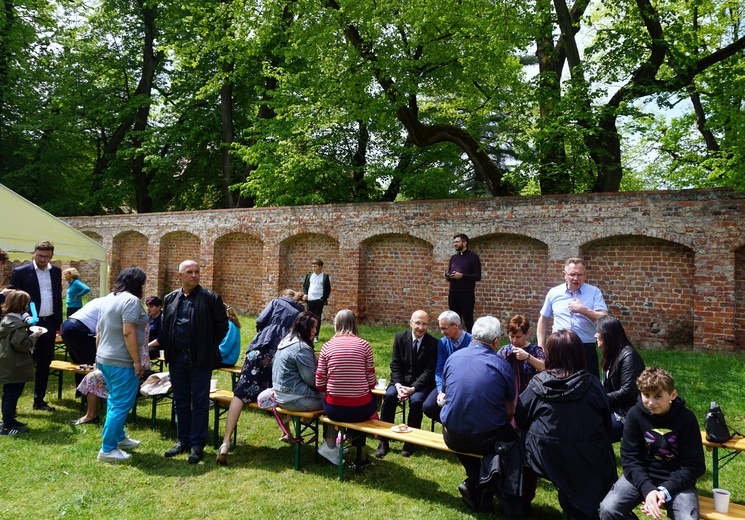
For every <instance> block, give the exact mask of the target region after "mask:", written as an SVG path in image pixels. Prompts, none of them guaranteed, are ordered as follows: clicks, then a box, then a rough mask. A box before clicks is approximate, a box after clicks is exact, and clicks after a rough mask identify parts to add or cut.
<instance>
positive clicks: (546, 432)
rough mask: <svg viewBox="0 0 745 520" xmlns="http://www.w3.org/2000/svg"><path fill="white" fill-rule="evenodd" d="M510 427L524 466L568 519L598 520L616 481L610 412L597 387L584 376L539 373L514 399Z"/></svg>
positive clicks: (583, 374)
mask: <svg viewBox="0 0 745 520" xmlns="http://www.w3.org/2000/svg"><path fill="white" fill-rule="evenodd" d="M515 421H516V422H517V425H518V427H519V428H520V429H521V430H522V431H523V438H522V442H523V446H522V448H523V459H524V461H525V464H526V465H527V466H529V467H530V468H531V469H532V470H533V471H535V472H536V473H538V474H539V475H541V476H543V477H545V478H547V479H549V480H550V481H551V482H553V484H554V485H555V486H556V488H557V489H558V490H559V500H560V502H561V503H562V507H564V509H566V510H567V511H568V512H569V514H570V515H571V516H572V517H573V518H578V519H580V518H582V519H584V518H592V519H595V518H598V507H599V506H600V502H601V501H602V500H603V498H604V497H605V495H606V493H607V492H608V490H610V488H611V486H612V485H613V483H614V482H615V481H616V465H615V461H614V456H613V448H612V447H611V441H610V432H611V429H612V427H611V420H610V407H609V405H608V398H607V396H606V394H605V390H603V387H602V386H601V384H600V381H599V380H598V379H597V378H596V377H593V376H591V375H590V374H589V372H587V371H586V370H581V371H579V372H577V373H576V374H573V375H571V376H569V377H567V378H564V379H560V378H558V377H556V376H555V375H554V374H553V373H552V371H545V372H540V373H538V374H537V375H536V376H535V377H533V379H531V380H530V383H529V384H528V388H526V389H525V391H524V392H523V393H522V394H520V398H519V400H518V404H517V409H516V411H515ZM590 475H591V476H592V477H591V478H589V476H590Z"/></svg>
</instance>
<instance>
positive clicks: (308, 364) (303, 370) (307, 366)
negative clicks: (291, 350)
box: [295, 347, 317, 388]
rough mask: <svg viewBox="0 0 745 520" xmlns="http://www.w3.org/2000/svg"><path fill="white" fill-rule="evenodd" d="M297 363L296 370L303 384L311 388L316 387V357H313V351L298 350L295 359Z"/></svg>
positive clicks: (307, 349)
mask: <svg viewBox="0 0 745 520" xmlns="http://www.w3.org/2000/svg"><path fill="white" fill-rule="evenodd" d="M295 362H296V363H297V369H298V372H299V373H300V378H301V379H302V380H303V382H304V383H305V384H306V385H308V386H310V387H311V388H315V387H316V380H315V377H316V368H317V367H316V357H315V356H314V355H313V351H312V350H311V349H309V348H302V347H301V348H300V351H299V352H298V354H297V356H296V357H295Z"/></svg>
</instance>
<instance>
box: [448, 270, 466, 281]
mask: <svg viewBox="0 0 745 520" xmlns="http://www.w3.org/2000/svg"><path fill="white" fill-rule="evenodd" d="M450 278H452V279H455V280H460V279H461V278H463V273H459V272H458V271H452V272H451V273H450Z"/></svg>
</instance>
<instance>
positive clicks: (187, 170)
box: [0, 0, 745, 215]
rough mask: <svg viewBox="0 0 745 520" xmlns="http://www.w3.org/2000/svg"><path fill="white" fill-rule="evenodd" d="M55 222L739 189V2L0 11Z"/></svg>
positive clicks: (31, 152) (12, 113) (39, 195)
mask: <svg viewBox="0 0 745 520" xmlns="http://www.w3.org/2000/svg"><path fill="white" fill-rule="evenodd" d="M3 3H4V17H3V18H2V19H0V182H2V183H4V184H6V185H7V186H8V187H10V188H12V189H14V190H16V191H17V192H19V193H20V194H21V195H24V196H25V197H27V198H29V199H31V200H33V201H34V202H36V203H38V204H40V205H41V206H42V207H44V208H45V209H47V210H49V211H51V212H53V213H55V214H57V215H73V214H101V213H116V212H131V211H137V212H150V211H165V210H180V209H201V208H220V207H247V206H254V205H260V206H264V205H295V204H324V203H333V202H356V201H383V200H385V201H392V200H407V199H433V198H452V197H473V196H504V195H518V194H539V193H543V194H549V193H582V192H591V191H617V190H620V189H658V188H687V187H708V186H736V187H741V186H743V185H745V182H743V181H744V180H745V166H743V164H745V163H744V161H743V159H745V157H743V156H744V155H745V115H744V113H743V112H744V110H745V105H744V104H743V96H744V94H745V92H744V91H745V50H744V49H745V37H744V36H743V32H744V31H743V29H744V28H745V27H743V14H745V13H744V11H745V5H743V3H742V2H741V1H739V0H696V1H690V0H655V1H652V0H634V1H629V0H618V1H617V2H612V3H607V2H589V1H588V0H576V1H575V2H574V3H573V4H567V3H566V1H565V0H553V2H549V1H547V0H536V2H534V3H533V4H526V3H524V2H516V1H513V0H506V1H504V2H494V1H492V0H472V1H471V2H467V3H464V2H461V1H453V0H396V1H391V0H375V1H372V2H358V1H352V0H323V1H321V2H317V1H309V0H294V1H290V0H262V1H255V0H183V1H182V2H177V3H175V4H177V5H174V3H173V2H157V1H155V0H98V1H96V2H93V3H91V2H85V1H83V0H57V1H54V0H3Z"/></svg>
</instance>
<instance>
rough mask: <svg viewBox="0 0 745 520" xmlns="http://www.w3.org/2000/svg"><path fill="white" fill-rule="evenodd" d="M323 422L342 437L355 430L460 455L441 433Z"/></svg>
mask: <svg viewBox="0 0 745 520" xmlns="http://www.w3.org/2000/svg"><path fill="white" fill-rule="evenodd" d="M321 422H324V423H326V424H331V425H333V426H337V427H338V428H340V429H341V434H342V436H343V435H344V430H355V431H359V432H364V433H366V434H369V435H377V436H378V437H385V438H386V439H390V440H394V441H401V442H409V443H411V444H416V445H417V446H422V447H425V448H432V449H435V450H440V451H446V452H450V453H458V452H455V451H453V450H451V449H450V448H448V447H447V445H446V444H445V441H444V440H443V437H442V434H441V433H435V432H431V431H427V430H422V429H419V428H412V429H411V430H412V431H411V432H409V433H399V432H396V431H393V430H391V428H392V427H393V426H395V424H393V423H389V422H384V421H379V420H377V419H370V420H367V421H362V422H354V423H352V422H338V421H332V420H331V419H329V418H328V417H327V416H325V415H324V416H323V417H321ZM342 448H343V447H342V446H341V445H339V462H340V464H339V480H342V479H343V476H344V464H343V455H344V453H343V451H342ZM464 455H470V456H472V457H478V458H482V456H481V455H477V454H474V453H464ZM359 456H360V454H359V452H358V453H357V460H356V463H355V467H356V469H357V471H358V472H359V470H360V464H359V462H360V461H359Z"/></svg>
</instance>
